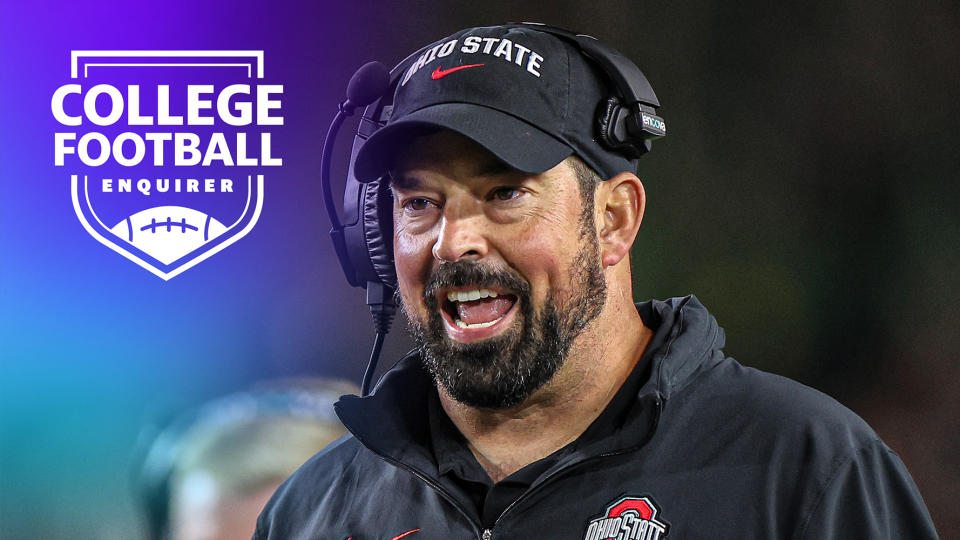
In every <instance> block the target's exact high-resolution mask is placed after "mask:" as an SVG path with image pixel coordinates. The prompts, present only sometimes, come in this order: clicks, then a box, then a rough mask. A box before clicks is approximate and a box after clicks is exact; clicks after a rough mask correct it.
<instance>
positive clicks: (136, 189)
mask: <svg viewBox="0 0 960 540" xmlns="http://www.w3.org/2000/svg"><path fill="white" fill-rule="evenodd" d="M70 59H71V71H70V79H71V80H70V82H69V83H68V84H64V85H62V86H60V87H59V88H57V89H56V91H55V92H54V93H53V96H52V98H51V103H50V105H51V112H52V113H53V116H54V118H55V119H56V120H57V122H58V123H59V126H58V129H57V132H56V133H55V134H54V164H55V165H56V166H57V167H63V168H64V169H66V172H67V173H68V175H64V176H69V178H70V190H71V199H72V202H73V210H74V212H75V213H76V215H77V218H78V219H79V221H80V224H81V225H82V226H83V228H84V229H85V230H86V231H87V233H89V234H90V235H91V236H93V237H94V238H95V239H96V240H97V241H98V242H100V243H101V244H103V245H104V246H106V247H108V248H109V249H111V250H113V251H115V252H116V253H119V254H120V255H122V256H123V257H125V258H126V259H128V260H130V261H132V262H134V263H136V264H137V265H139V266H141V267H142V268H144V269H146V270H148V271H150V272H152V273H153V274H155V275H156V276H158V277H160V278H161V279H164V280H168V279H170V278H172V277H174V276H177V275H179V274H180V273H182V272H184V271H186V270H187V269H189V268H192V267H194V266H195V265H197V264H198V263H200V262H202V261H204V260H206V259H208V258H210V257H211V256H213V255H214V254H216V253H219V252H220V251H222V250H223V249H224V248H226V247H227V246H230V245H231V244H233V243H235V242H237V241H238V240H240V239H241V238H243V237H244V236H245V235H247V234H248V233H249V232H250V231H251V229H253V227H254V225H256V223H257V221H258V220H259V218H260V213H261V209H262V208H263V192H264V176H265V174H264V172H265V169H266V168H269V167H277V166H281V165H282V159H280V158H279V157H278V156H277V155H276V151H275V149H274V148H273V147H272V145H271V142H272V140H271V136H272V135H273V133H272V132H271V131H272V130H273V129H274V128H275V127H277V126H282V125H283V117H282V115H281V112H280V106H281V104H280V98H281V95H282V92H283V86H282V85H274V84H264V80H263V78H264V62H263V51H214V50H209V51H173V50H171V51H144V50H138V51H124V50H110V51H72V52H71V58H70Z"/></svg>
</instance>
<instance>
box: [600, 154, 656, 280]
mask: <svg viewBox="0 0 960 540" xmlns="http://www.w3.org/2000/svg"><path fill="white" fill-rule="evenodd" d="M594 201H595V204H596V210H597V213H596V215H597V217H598V221H599V223H598V224H597V225H598V227H599V232H598V235H599V238H600V257H601V260H602V261H603V266H604V268H606V267H609V266H616V265H617V264H618V263H619V262H620V261H622V260H623V259H624V257H626V256H627V254H628V253H630V247H631V246H632V245H633V241H634V239H635V238H636V237H637V231H639V230H640V222H641V221H643V211H644V209H645V208H646V204H647V196H646V192H644V190H643V183H642V182H640V179H639V178H637V175H635V174H633V173H629V172H622V173H620V174H618V175H616V176H614V177H613V178H611V179H609V180H606V181H604V182H601V183H600V185H599V186H597V192H596V196H595V198H594Z"/></svg>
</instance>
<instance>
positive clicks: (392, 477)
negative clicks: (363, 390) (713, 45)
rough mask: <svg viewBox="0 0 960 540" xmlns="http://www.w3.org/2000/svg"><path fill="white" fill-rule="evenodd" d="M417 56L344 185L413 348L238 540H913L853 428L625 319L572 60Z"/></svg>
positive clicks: (638, 309)
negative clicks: (364, 197) (377, 184)
mask: <svg viewBox="0 0 960 540" xmlns="http://www.w3.org/2000/svg"><path fill="white" fill-rule="evenodd" d="M505 41H509V42H510V47H509V48H510V51H509V53H507V52H506V51H505V52H504V53H503V54H497V53H498V52H499V51H501V50H503V48H502V44H503V43H504V42H505ZM451 42H455V43H454V45H452V46H446V44H448V43H451ZM487 44H489V46H486V45H487ZM425 50H426V51H431V50H433V51H437V52H436V54H434V53H428V54H429V56H425V57H424V62H422V65H419V64H421V63H420V62H417V64H415V67H414V68H411V69H410V70H408V71H407V73H408V76H405V77H404V78H403V79H401V82H400V83H399V85H398V87H397V89H396V93H395V95H394V103H393V105H394V109H393V116H392V117H391V119H390V121H389V123H388V124H387V126H386V127H384V128H383V129H381V130H380V131H378V132H377V133H375V134H374V135H373V137H371V139H370V140H369V141H368V142H367V143H366V144H365V145H364V147H363V148H362V149H361V151H360V153H359V154H358V156H357V161H356V164H355V165H356V172H357V175H358V176H359V177H361V178H367V179H369V178H372V177H376V176H378V175H381V174H383V173H385V172H389V180H390V182H391V184H390V185H391V189H392V192H393V200H394V207H393V217H394V233H393V248H394V257H395V262H396V271H397V277H398V285H399V294H400V296H401V298H402V304H403V309H404V311H405V313H406V315H407V318H408V320H409V323H410V327H411V330H412V333H413V335H414V336H415V338H416V340H417V342H418V343H419V347H418V349H417V350H415V351H414V352H412V353H411V354H409V355H408V356H407V357H405V358H403V359H402V360H401V361H400V362H399V363H398V364H397V366H395V367H394V368H393V369H392V370H391V371H390V372H389V373H388V374H387V375H386V376H385V377H384V378H383V381H382V382H381V383H380V385H379V386H378V388H377V390H376V392H375V393H374V394H373V395H371V396H370V397H367V398H362V399H361V398H356V397H347V398H343V399H342V400H341V401H340V402H339V403H338V405H337V410H338V413H339V414H340V416H341V419H342V420H343V421H344V424H345V425H346V426H347V427H348V429H349V430H350V431H351V432H352V436H348V437H347V438H344V439H342V440H341V441H339V442H338V443H336V444H334V445H332V446H331V447H330V448H329V449H328V450H326V451H324V452H322V453H321V454H319V455H317V456H316V457H314V458H313V459H312V460H311V461H309V462H308V463H307V464H306V465H304V467H302V468H301V469H300V470H299V471H298V472H297V473H295V474H294V476H293V477H292V478H291V479H290V480H289V481H287V482H286V483H285V484H284V485H283V486H281V488H280V489H279V490H278V491H277V493H276V494H275V495H274V497H273V498H272V499H271V502H270V503H268V505H267V508H266V509H265V510H264V512H263V514H262V515H261V517H260V519H259V522H258V529H257V532H256V534H255V535H254V538H255V539H260V540H266V539H280V538H323V539H332V540H342V539H346V538H351V539H353V540H361V539H367V538H378V539H380V538H391V539H394V540H396V539H399V538H404V537H407V536H409V537H410V538H424V539H426V538H436V539H454V538H480V539H482V540H488V539H490V538H546V539H560V538H571V539H574V538H575V539H585V540H601V539H623V540H627V539H629V540H639V539H644V540H653V539H659V538H687V539H689V538H935V537H936V532H935V531H934V528H933V525H932V523H931V521H930V517H929V514H928V513H927V511H926V508H925V507H924V505H923V502H922V500H921V498H920V495H919V493H918V492H917V489H916V487H915V486H914V484H913V482H912V480H911V479H910V476H909V474H908V473H907V471H906V469H905V468H904V466H903V464H902V463H901V462H900V460H899V458H897V456H896V455H895V454H894V453H893V452H892V451H891V450H890V449H888V448H887V447H886V446H885V445H884V444H883V443H882V442H881V441H880V440H879V439H878V438H877V436H876V434H874V433H873V432H872V431H871V430H870V428H869V427H868V426H867V425H866V424H865V423H864V422H863V421H862V420H860V419H859V418H858V417H857V416H856V415H854V414H853V413H852V412H850V411H848V410H847V409H845V408H843V407H842V406H841V405H839V404H838V403H836V402H835V401H833V400H831V399H830V398H828V397H826V396H824V395H822V394H820V393H818V392H816V391H814V390H812V389H809V388H806V387H803V386H802V385H799V384H797V383H794V382H792V381H789V380H786V379H783V378H781V377H777V376H774V375H770V374H766V373H762V372H759V371H756V370H753V369H750V368H745V367H743V366H741V365H740V364H738V363H737V362H736V361H734V360H733V359H731V358H727V357H725V355H724V354H723V352H722V347H723V344H724V336H723V331H722V330H721V329H720V327H719V326H718V325H717V323H716V321H715V320H714V319H713V317H712V316H710V314H709V313H707V311H706V309H705V308H704V307H703V306H702V305H701V304H700V303H699V302H698V301H697V299H696V298H695V297H692V296H690V297H686V298H675V299H671V300H668V301H666V302H659V301H650V302H645V303H641V304H634V302H633V298H632V288H631V277H630V255H629V251H630V247H631V245H632V243H633V240H634V238H635V237H636V235H637V231H638V229H639V227H640V223H641V220H642V217H643V212H644V207H645V196H644V189H643V185H642V183H641V182H640V180H639V179H638V178H637V176H636V175H635V174H634V171H635V166H636V162H635V161H633V160H632V159H631V158H630V156H625V155H624V154H623V153H622V152H621V151H620V150H618V149H612V148H610V147H609V146H605V145H603V144H601V143H600V142H598V140H597V139H598V138H599V137H598V136H597V129H598V128H597V124H596V120H595V115H596V113H597V111H598V109H602V106H603V104H604V103H605V99H606V96H607V95H609V92H610V90H609V88H607V87H606V86H607V85H606V84H605V82H604V80H602V79H601V75H600V74H599V72H598V70H597V69H596V67H595V66H594V65H593V64H591V61H590V60H588V59H587V58H586V57H585V56H584V55H583V54H581V52H580V51H579V50H578V48H577V47H575V46H574V45H573V44H572V43H571V42H569V41H568V40H564V39H561V38H558V37H557V36H554V35H551V34H547V33H544V32H539V31H537V30H535V29H531V28H523V27H510V26H505V27H489V28H471V29H467V30H464V31H461V32H458V33H457V34H454V35H453V36H450V37H447V38H444V39H443V40H440V41H438V42H437V43H436V45H435V47H428V48H427V49H425ZM517 51H526V57H525V58H526V59H525V60H524V59H520V60H518V59H517V56H516V53H517ZM440 52H446V54H440ZM531 58H535V60H531ZM601 129H602V127H601Z"/></svg>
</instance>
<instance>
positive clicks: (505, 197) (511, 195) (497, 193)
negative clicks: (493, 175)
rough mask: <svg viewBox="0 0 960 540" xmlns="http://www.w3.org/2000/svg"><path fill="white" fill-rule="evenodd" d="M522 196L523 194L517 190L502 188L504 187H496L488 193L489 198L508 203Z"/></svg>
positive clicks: (507, 187)
mask: <svg viewBox="0 0 960 540" xmlns="http://www.w3.org/2000/svg"><path fill="white" fill-rule="evenodd" d="M522 194H523V192H522V191H520V190H519V189H517V188H513V187H509V186H504V187H498V188H496V189H494V190H493V191H492V192H490V198H491V199H493V200H498V201H509V200H513V199H516V198H517V197H519V196H520V195H522Z"/></svg>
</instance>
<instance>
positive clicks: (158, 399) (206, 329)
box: [0, 2, 404, 539]
mask: <svg viewBox="0 0 960 540" xmlns="http://www.w3.org/2000/svg"><path fill="white" fill-rule="evenodd" d="M372 13H376V10H374V9H372V8H371V6H364V5H363V4H351V5H347V4H346V3H339V4H334V3H316V4H309V5H305V6H302V7H300V6H291V5H286V6H283V5H276V4H266V3H259V2H258V3H254V2H246V3H244V2H222V3H217V4H200V3H196V2H164V3H162V4H156V5H154V6H151V5H146V4H135V3H128V2H76V3H66V2H64V3H44V2H33V3H24V4H18V3H13V4H8V5H5V6H4V8H3V15H2V16H0V25H2V26H0V30H2V31H0V40H2V41H0V43H2V51H3V55H2V58H3V60H2V63H0V75H2V84H0V103H2V104H3V105H2V113H0V114H2V115H3V116H2V123H0V125H2V130H0V158H2V163H3V168H2V172H0V175H2V180H0V208H2V210H0V486H2V489H0V537H3V538H45V539H52V538H133V537H138V536H140V532H141V531H140V528H139V524H138V522H137V509H136V508H135V506H134V503H133V500H132V498H131V488H130V481H129V478H130V467H131V461H132V458H131V455H132V451H133V449H134V447H135V442H136V439H137V435H138V432H139V431H140V430H141V429H142V427H143V425H144V424H146V423H148V422H150V421H151V420H153V419H156V418H157V417H159V416H162V415H163V414H164V413H166V412H169V411H172V410H176V409H178V408H181V407H183V406H187V405H191V404H195V403H197V402H200V401H202V400H204V399H207V398H209V397H211V396H215V395H218V394H221V393H225V392H228V391H232V390H235V389H237V388H241V387H243V386H245V385H246V384H248V383H249V382H251V381H253V380H255V379H259V378H262V377H270V376H273V377H276V376H283V375H293V374H305V373H312V374H323V375H332V376H340V377H346V378H350V379H353V380H357V379H358V378H359V377H360V374H361V372H362V369H363V365H362V364H363V363H364V362H365V357H366V355H367V354H368V352H367V347H368V344H367V343H368V340H369V338H370V331H369V329H368V328H367V327H364V326H363V325H362V323H363V322H365V321H366V320H368V318H369V315H368V314H367V313H366V308H365V306H364V304H363V300H362V292H361V291H359V290H350V289H349V288H348V287H346V286H345V285H346V283H345V281H344V279H343V277H342V276H341V274H340V270H339V267H338V266H337V263H336V262H335V260H334V258H333V254H332V250H331V249H330V247H329V246H328V241H327V238H326V231H327V229H328V228H329V225H328V224H327V222H326V216H325V215H324V214H323V212H322V209H321V207H322V204H321V200H320V190H319V184H318V182H317V179H316V171H317V170H318V169H319V151H318V148H319V146H320V143H321V142H322V136H323V135H322V134H323V132H324V131H325V129H326V126H327V123H328V122H329V120H330V118H331V117H332V115H333V112H335V106H336V103H337V102H338V101H339V100H340V99H342V95H343V89H344V87H345V83H346V81H347V79H348V78H349V76H350V74H351V73H352V71H353V70H354V69H355V68H356V67H357V66H358V65H360V64H361V63H362V62H364V61H367V60H370V59H371V58H373V57H374V55H373V53H372V52H370V49H369V48H370V47H376V46H377V43H378V41H377V40H362V39H358V36H359V35H362V34H367V33H372V30H373V27H374V25H376V24H383V23H384V22H385V19H386V18H387V17H389V14H388V13H385V12H382V11H381V12H379V15H371V14H372ZM377 18H379V19H380V20H377ZM348 22H357V24H356V25H353V24H349V23H348ZM377 37H378V38H383V39H387V40H389V39H390V35H389V33H384V32H381V33H379V34H377ZM73 49H94V50H96V49H242V50H264V52H265V68H266V73H265V78H264V82H266V83H269V84H283V85H284V94H283V98H282V103H283V106H282V109H281V114H282V116H283V117H284V120H285V123H284V126H282V127H271V128H270V131H271V132H272V133H274V135H273V147H274V152H273V154H274V156H276V157H282V158H283V160H284V165H283V166H282V167H265V168H261V169H262V172H263V173H264V174H265V197H264V208H263V213H262V215H261V218H260V221H259V223H258V224H257V225H256V226H255V227H254V229H253V230H252V231H251V232H250V234H249V235H247V236H246V237H245V238H243V239H241V240H240V241H239V242H237V243H236V244H234V245H232V246H230V247H228V248H227V249H225V250H224V251H222V252H220V253H218V254H216V255H214V256H213V257H211V258H210V259H208V260H206V261H204V262H202V263H200V264H199V265H197V266H196V267H194V268H192V269H190V270H188V271H186V272H185V273H183V274H181V275H179V276H177V277H175V278H173V279H172V280H170V281H169V282H164V281H162V280H161V279H159V278H157V277H156V276H154V275H152V274H151V273H149V272H147V271H146V270H144V269H142V268H140V267H139V266H137V265H135V264H133V263H132V262H130V261H128V260H126V259H124V258H123V257H121V256H120V255H118V254H117V253H114V252H113V251H111V250H109V249H107V248H106V247H104V246H102V245H101V244H99V243H98V242H97V241H96V240H94V238H92V237H91V236H90V235H89V234H88V233H87V232H86V231H85V230H84V229H83V228H82V226H81V225H80V222H79V220H78V219H77V217H76V215H75V214H74V211H73V208H72V206H71V200H70V189H69V183H70V174H71V173H72V172H77V170H76V168H71V167H69V166H68V167H55V166H54V165H53V147H54V146H53V133H54V132H55V131H57V130H61V131H65V129H64V127H63V126H60V125H59V124H58V123H57V122H56V121H55V120H54V118H53V116H52V114H51V112H50V98H51V96H52V93H53V91H54V90H55V89H56V88H57V87H59V86H60V85H62V84H66V83H68V82H74V81H71V80H70V79H69V65H70V51H71V50H73ZM380 50H381V51H382V49H380ZM398 56H399V53H398ZM384 60H385V61H393V60H394V59H392V58H387V59H384ZM128 69H138V68H128ZM139 69H145V68H139ZM254 127H255V126H254ZM84 129H86V128H85V127H84V128H78V131H82V130H84ZM70 130H71V131H72V130H73V129H70ZM103 131H108V130H106V129H105V130H103ZM184 131H188V129H184ZM190 131H197V130H195V129H194V130H190ZM74 161H75V160H74ZM69 163H70V159H69V158H68V164H69ZM81 173H82V171H81ZM235 175H236V173H235ZM104 176H109V175H108V174H107V173H106V172H104ZM244 178H245V176H244ZM324 306H326V307H324ZM329 306H336V308H335V309H332V308H330V307H329ZM344 336H349V337H346V338H345V337H344ZM391 340H392V341H393V342H394V343H393V345H391V347H393V348H402V347H403V346H404V345H403V343H402V342H403V339H402V338H400V337H392V338H391ZM388 354H389V352H388ZM353 359H355V361H353Z"/></svg>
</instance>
